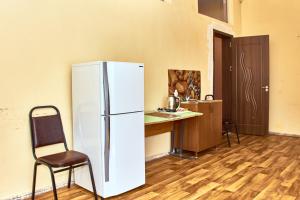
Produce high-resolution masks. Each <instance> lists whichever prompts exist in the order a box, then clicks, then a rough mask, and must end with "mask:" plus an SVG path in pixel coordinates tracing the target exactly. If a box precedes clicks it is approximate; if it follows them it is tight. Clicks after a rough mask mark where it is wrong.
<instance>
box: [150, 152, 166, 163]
mask: <svg viewBox="0 0 300 200" xmlns="http://www.w3.org/2000/svg"><path fill="white" fill-rule="evenodd" d="M167 155H169V153H161V154H158V155H154V156H148V157H146V162H148V161H151V160H155V159H158V158H162V157H164V156H167Z"/></svg>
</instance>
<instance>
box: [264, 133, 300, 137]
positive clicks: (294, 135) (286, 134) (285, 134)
mask: <svg viewBox="0 0 300 200" xmlns="http://www.w3.org/2000/svg"><path fill="white" fill-rule="evenodd" d="M269 134H270V135H281V136H289V137H300V134H299V135H297V134H291V133H277V132H269Z"/></svg>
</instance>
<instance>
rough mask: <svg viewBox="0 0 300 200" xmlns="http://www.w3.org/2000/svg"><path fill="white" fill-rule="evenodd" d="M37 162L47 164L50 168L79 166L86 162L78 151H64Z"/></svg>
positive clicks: (41, 158)
mask: <svg viewBox="0 0 300 200" xmlns="http://www.w3.org/2000/svg"><path fill="white" fill-rule="evenodd" d="M37 160H38V161H41V162H44V163H47V164H48V165H50V166H52V167H66V166H71V165H74V164H80V163H83V162H85V161H87V160H88V157H87V155H85V154H83V153H80V152H78V151H72V150H71V151H65V152H61V153H56V154H52V155H48V156H42V157H40V158H38V159H37Z"/></svg>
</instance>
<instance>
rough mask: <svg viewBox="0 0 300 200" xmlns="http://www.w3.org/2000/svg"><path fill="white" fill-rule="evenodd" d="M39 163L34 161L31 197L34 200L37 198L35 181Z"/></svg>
mask: <svg viewBox="0 0 300 200" xmlns="http://www.w3.org/2000/svg"><path fill="white" fill-rule="evenodd" d="M37 166H38V163H37V162H35V163H34V169H33V181H32V195H31V199H32V200H34V198H35V183H36V171H37Z"/></svg>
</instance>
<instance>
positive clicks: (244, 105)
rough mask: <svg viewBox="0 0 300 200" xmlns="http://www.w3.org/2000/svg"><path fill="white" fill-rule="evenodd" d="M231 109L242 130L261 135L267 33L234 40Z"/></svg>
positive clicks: (265, 129)
mask: <svg viewBox="0 0 300 200" xmlns="http://www.w3.org/2000/svg"><path fill="white" fill-rule="evenodd" d="M233 56H234V59H233V72H234V74H235V77H234V88H233V89H234V96H235V97H234V106H233V107H234V112H233V117H234V119H235V121H236V123H237V124H238V127H239V130H240V132H241V133H245V134H255V135H264V134H267V133H268V130H269V128H268V124H269V36H252V37H240V38H234V39H233Z"/></svg>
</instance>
